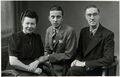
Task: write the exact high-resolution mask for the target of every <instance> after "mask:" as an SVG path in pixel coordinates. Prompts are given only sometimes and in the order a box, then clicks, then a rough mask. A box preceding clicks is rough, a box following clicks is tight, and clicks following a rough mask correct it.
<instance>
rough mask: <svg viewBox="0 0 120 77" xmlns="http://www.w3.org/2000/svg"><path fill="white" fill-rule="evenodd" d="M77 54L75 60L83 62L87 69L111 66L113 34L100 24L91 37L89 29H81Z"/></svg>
mask: <svg viewBox="0 0 120 77" xmlns="http://www.w3.org/2000/svg"><path fill="white" fill-rule="evenodd" d="M77 52H78V53H79V54H78V56H77V59H78V60H80V61H85V62H86V67H87V69H88V68H89V69H93V68H97V67H101V66H107V65H109V64H111V63H112V62H113V57H114V33H113V32H112V31H110V30H108V29H106V28H105V27H103V26H102V25H101V24H100V25H99V27H98V30H97V31H96V33H95V35H94V36H92V37H91V36H90V30H89V27H85V28H83V29H82V30H81V33H80V38H79V44H78V49H77Z"/></svg>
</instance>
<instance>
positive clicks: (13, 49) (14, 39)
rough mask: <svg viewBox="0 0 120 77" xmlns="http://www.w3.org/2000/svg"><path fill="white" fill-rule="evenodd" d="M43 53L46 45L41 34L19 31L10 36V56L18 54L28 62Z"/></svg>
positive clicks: (20, 58)
mask: <svg viewBox="0 0 120 77" xmlns="http://www.w3.org/2000/svg"><path fill="white" fill-rule="evenodd" d="M43 55H44V47H43V43H42V40H41V37H40V35H38V34H34V33H31V34H24V33H23V32H18V33H15V34H13V35H12V36H11V37H10V40H9V56H16V57H17V58H18V59H19V60H20V61H22V62H23V63H25V62H26V63H25V64H28V63H29V61H30V62H32V61H34V60H35V59H36V58H39V57H40V56H43Z"/></svg>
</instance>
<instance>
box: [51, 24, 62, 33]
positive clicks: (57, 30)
mask: <svg viewBox="0 0 120 77" xmlns="http://www.w3.org/2000/svg"><path fill="white" fill-rule="evenodd" d="M61 27H62V25H60V26H59V27H58V28H55V27H54V26H53V27H52V29H53V30H56V32H57V33H58V32H59V30H60V29H61Z"/></svg>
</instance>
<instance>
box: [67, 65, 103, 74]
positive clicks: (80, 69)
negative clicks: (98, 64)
mask: <svg viewBox="0 0 120 77" xmlns="http://www.w3.org/2000/svg"><path fill="white" fill-rule="evenodd" d="M100 75H102V69H101V68H96V69H94V71H93V70H86V68H85V67H77V66H74V67H71V68H70V69H69V70H68V72H67V76H100Z"/></svg>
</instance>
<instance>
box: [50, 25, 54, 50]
mask: <svg viewBox="0 0 120 77" xmlns="http://www.w3.org/2000/svg"><path fill="white" fill-rule="evenodd" d="M52 33H53V30H52V27H51V30H50V34H49V44H50V48H51V49H53V47H52Z"/></svg>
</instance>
